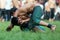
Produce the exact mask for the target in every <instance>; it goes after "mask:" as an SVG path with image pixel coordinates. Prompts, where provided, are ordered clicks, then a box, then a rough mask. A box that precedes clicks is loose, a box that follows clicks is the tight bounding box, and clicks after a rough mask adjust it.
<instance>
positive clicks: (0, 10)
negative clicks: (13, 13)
mask: <svg viewBox="0 0 60 40" xmlns="http://www.w3.org/2000/svg"><path fill="white" fill-rule="evenodd" d="M5 3H6V1H5V0H0V20H1V21H2V22H4V19H5Z"/></svg>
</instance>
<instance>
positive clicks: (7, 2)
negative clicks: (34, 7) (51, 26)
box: [0, 0, 60, 22]
mask: <svg viewBox="0 0 60 40" xmlns="http://www.w3.org/2000/svg"><path fill="white" fill-rule="evenodd" d="M32 1H33V0H0V21H2V22H4V21H9V20H10V19H11V18H12V17H13V16H12V15H13V13H14V12H15V11H16V9H19V7H22V6H24V5H25V4H26V3H27V2H32ZM33 2H34V1H33ZM41 4H43V5H41V7H42V9H43V10H44V13H43V16H42V17H41V18H42V19H48V20H49V21H53V20H54V19H58V20H60V0H43V1H42V2H41Z"/></svg>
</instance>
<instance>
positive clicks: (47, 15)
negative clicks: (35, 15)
mask: <svg viewBox="0 0 60 40" xmlns="http://www.w3.org/2000/svg"><path fill="white" fill-rule="evenodd" d="M49 15H50V6H49V3H48V1H47V2H46V3H45V18H46V19H50V18H49Z"/></svg>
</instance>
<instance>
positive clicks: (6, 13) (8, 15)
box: [5, 0, 12, 21]
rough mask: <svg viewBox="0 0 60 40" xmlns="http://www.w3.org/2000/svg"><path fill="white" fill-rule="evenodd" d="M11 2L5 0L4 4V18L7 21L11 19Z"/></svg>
mask: <svg viewBox="0 0 60 40" xmlns="http://www.w3.org/2000/svg"><path fill="white" fill-rule="evenodd" d="M11 3H12V0H6V5H5V10H6V11H5V20H6V21H9V20H10V19H11V12H10V10H11V8H12V6H11Z"/></svg>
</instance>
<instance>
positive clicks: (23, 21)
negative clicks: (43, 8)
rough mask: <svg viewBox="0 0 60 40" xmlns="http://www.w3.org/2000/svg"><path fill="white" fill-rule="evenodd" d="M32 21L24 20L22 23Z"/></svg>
mask: <svg viewBox="0 0 60 40" xmlns="http://www.w3.org/2000/svg"><path fill="white" fill-rule="evenodd" d="M29 20H30V18H28V19H26V20H22V23H24V22H28V21H29Z"/></svg>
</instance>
